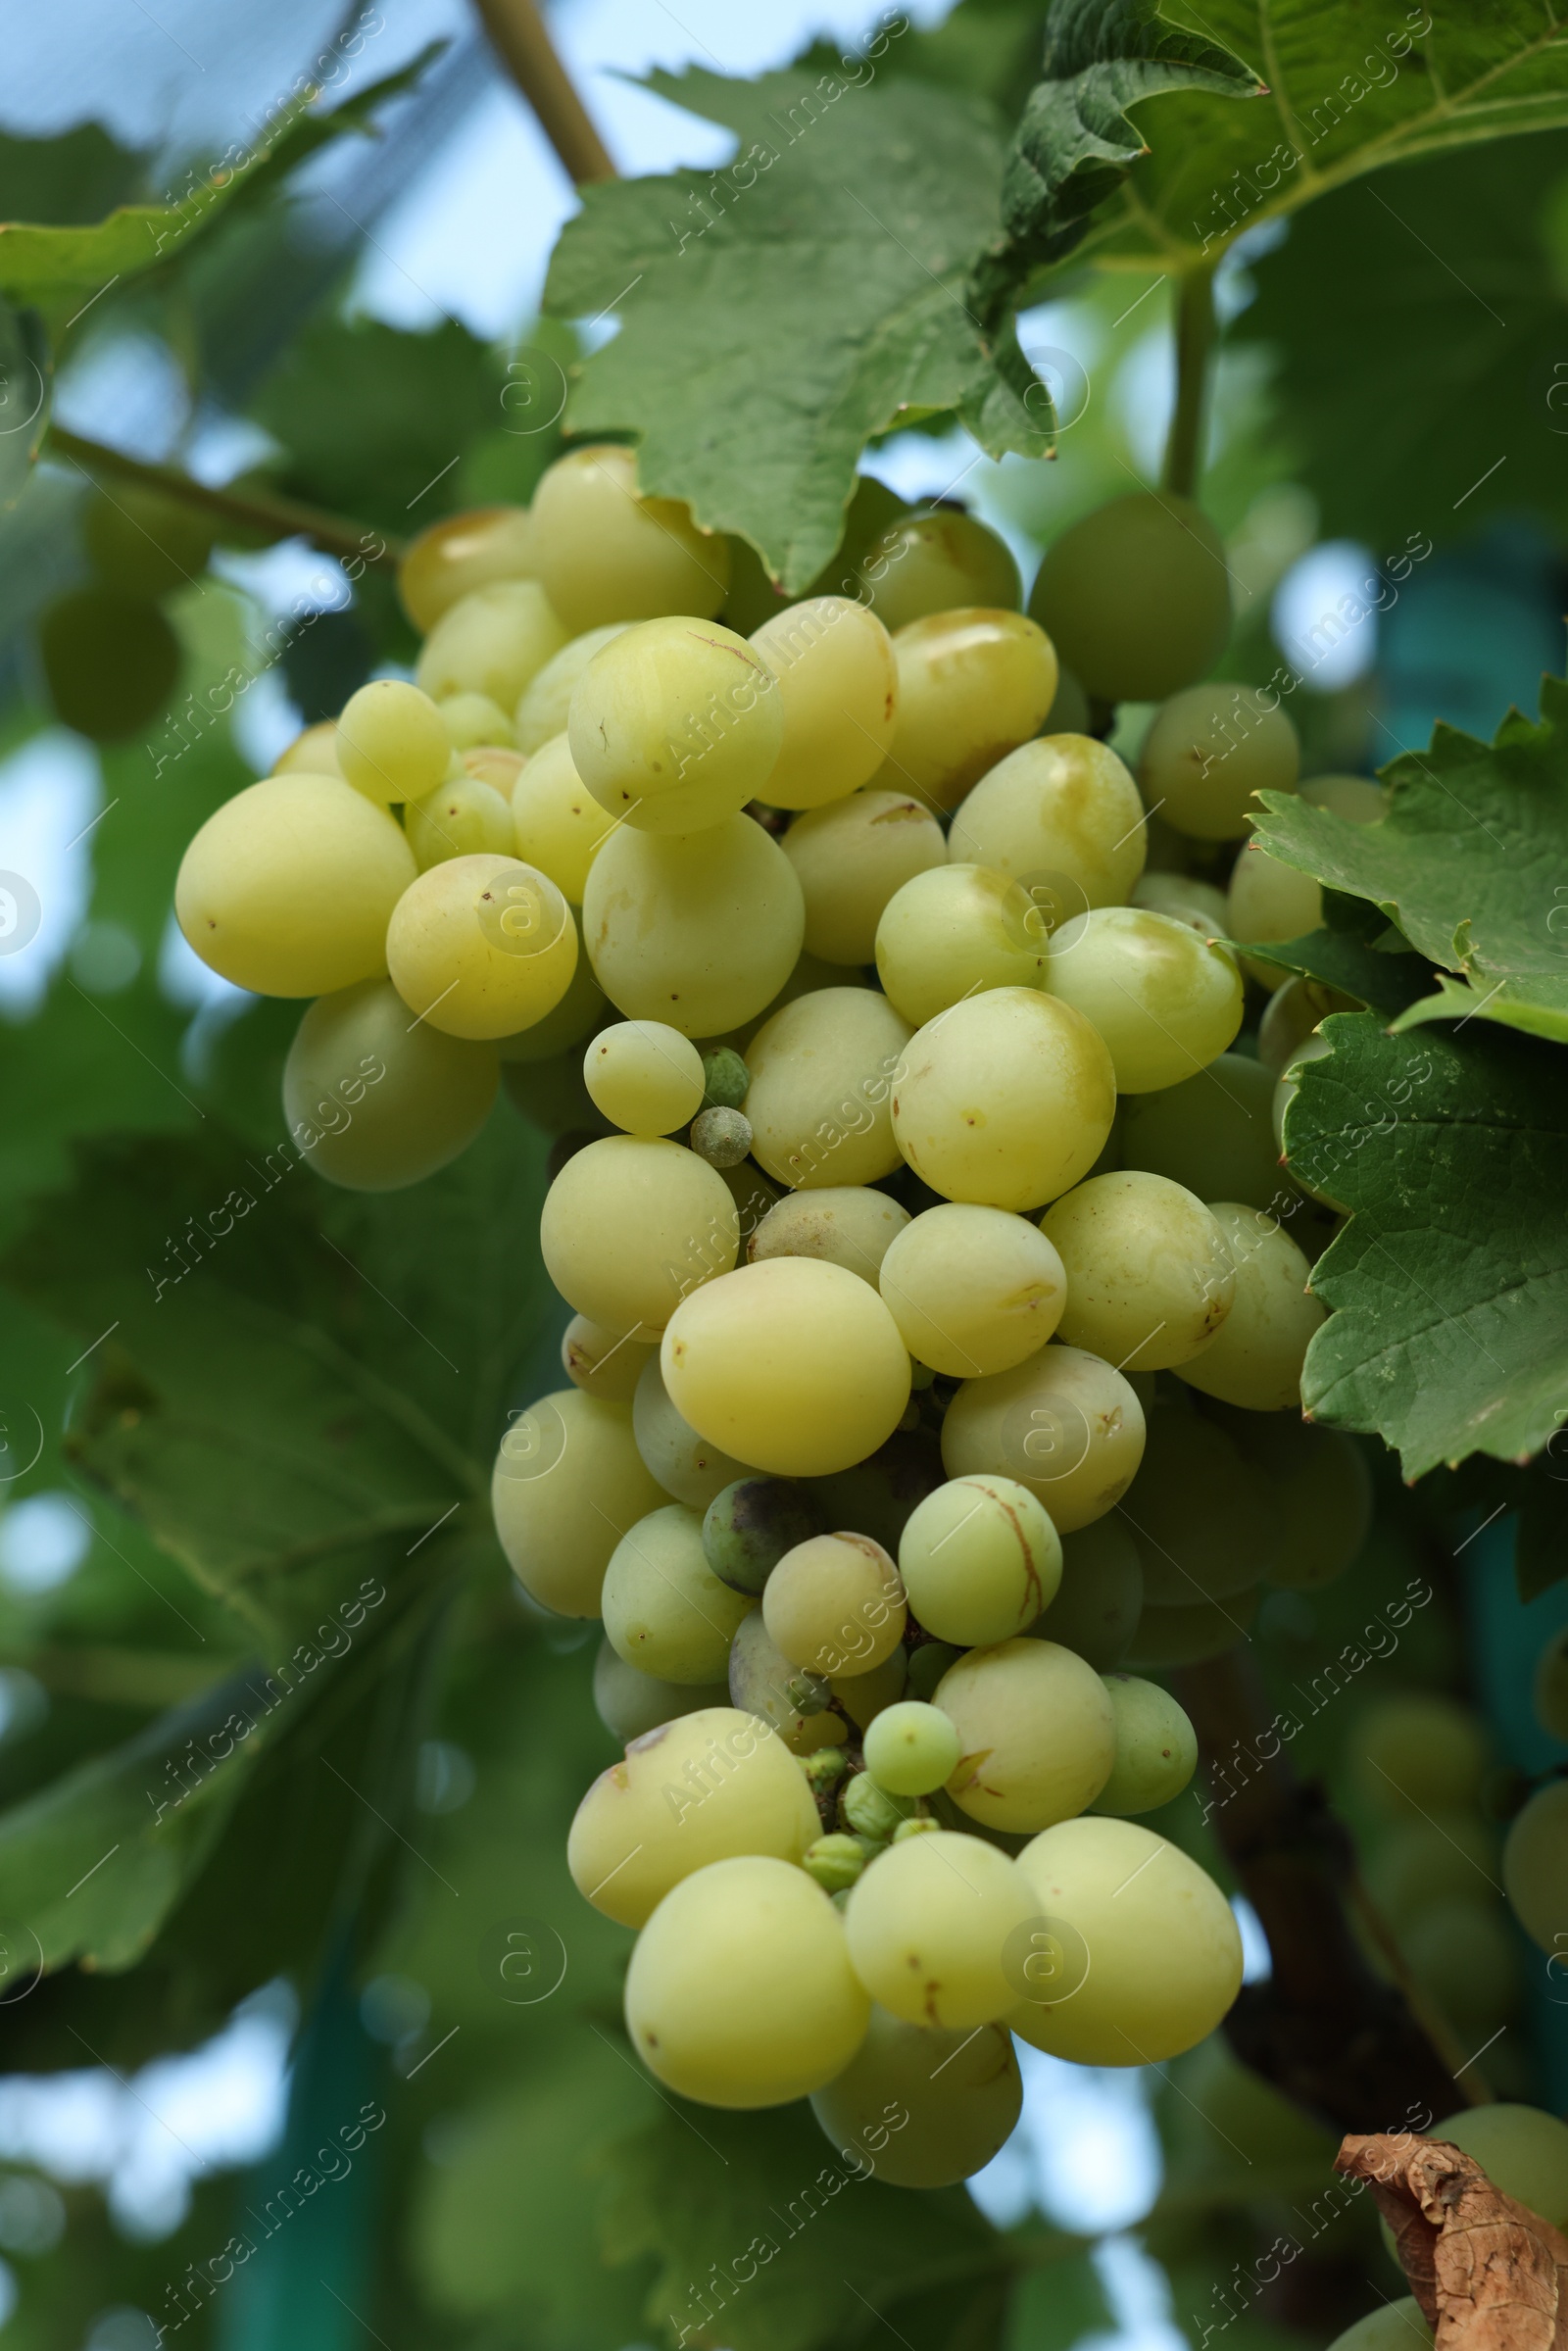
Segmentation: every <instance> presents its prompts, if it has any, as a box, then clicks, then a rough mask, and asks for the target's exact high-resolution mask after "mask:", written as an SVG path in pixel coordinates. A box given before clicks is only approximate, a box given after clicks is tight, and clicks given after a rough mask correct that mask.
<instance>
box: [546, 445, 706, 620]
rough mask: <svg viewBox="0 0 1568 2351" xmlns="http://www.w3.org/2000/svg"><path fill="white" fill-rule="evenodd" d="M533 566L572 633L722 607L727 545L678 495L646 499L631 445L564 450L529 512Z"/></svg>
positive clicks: (549, 469) (703, 611)
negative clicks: (696, 518)
mask: <svg viewBox="0 0 1568 2351" xmlns="http://www.w3.org/2000/svg"><path fill="white" fill-rule="evenodd" d="M530 514H531V518H532V534H531V539H530V559H531V568H532V569H533V571H534V573H535V576H536V577H537V578H538V579H539V580H540V581H541V582H542V583H543V585H544V589H545V592H546V594H547V595H548V596H549V598H550V601H551V603H552V604H553V605H554V606H555V608H556V611H557V612H559V613H560V614H561V617H562V619H563V620H564V622H565V624H566V627H567V629H568V630H569V631H570V633H571V634H572V635H573V636H576V635H578V634H580V633H581V632H582V631H583V630H585V629H591V628H603V627H604V626H605V625H606V623H607V622H609V621H612V620H652V619H656V618H658V617H659V616H660V615H662V614H663V613H665V612H695V613H698V614H700V615H701V616H702V617H703V618H705V619H706V618H707V617H708V616H709V615H710V614H711V613H713V612H718V611H719V609H720V608H721V606H722V605H723V602H724V597H725V595H726V593H727V591H728V588H729V548H728V546H727V544H726V543H725V541H724V539H723V538H722V536H721V535H719V534H718V533H717V532H713V531H704V530H699V529H698V527H697V525H696V523H695V522H694V521H693V520H692V516H691V510H690V508H689V507H687V506H686V504H685V503H684V501H683V500H681V499H678V498H645V497H644V496H643V495H642V493H641V492H640V491H639V489H638V486H637V459H636V456H635V454H634V453H633V452H632V451H631V450H630V449H624V448H620V447H618V446H616V445H615V444H613V443H610V442H600V443H597V444H595V445H593V446H591V447H588V448H583V449H571V450H568V451H567V453H566V455H565V456H564V457H561V458H558V459H557V460H556V462H555V464H554V465H551V466H550V467H549V468H548V470H547V471H546V472H545V474H544V476H543V478H542V479H541V481H540V483H539V487H538V488H537V489H536V490H535V492H534V495H533V506H532V508H531V510H530Z"/></svg>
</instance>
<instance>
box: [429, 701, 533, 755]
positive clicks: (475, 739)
mask: <svg viewBox="0 0 1568 2351" xmlns="http://www.w3.org/2000/svg"><path fill="white" fill-rule="evenodd" d="M436 709H437V710H439V711H440V713H441V723H442V725H443V726H444V727H445V728H446V730H447V737H448V740H449V741H450V743H451V745H452V748H453V749H454V751H469V750H472V749H473V748H474V747H475V746H476V745H478V744H481V743H495V744H499V745H501V746H502V747H503V748H504V749H508V750H510V749H512V748H513V747H514V739H513V732H512V720H511V719H510V718H509V717H508V716H507V713H506V711H505V710H503V709H502V708H501V706H500V704H499V703H495V702H492V701H491V699H490V697H489V695H488V694H449V695H448V696H447V698H446V700H445V702H440V703H437V705H436Z"/></svg>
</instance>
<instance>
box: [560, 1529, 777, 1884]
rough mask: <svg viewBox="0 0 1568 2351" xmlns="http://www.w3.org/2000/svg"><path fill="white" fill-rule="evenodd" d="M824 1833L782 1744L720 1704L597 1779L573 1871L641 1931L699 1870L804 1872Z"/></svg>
mask: <svg viewBox="0 0 1568 2351" xmlns="http://www.w3.org/2000/svg"><path fill="white" fill-rule="evenodd" d="M664 1515H665V1514H664V1513H663V1512H661V1513H660V1516H661V1517H662V1516H664ZM645 1523H646V1522H645ZM612 1572H613V1570H612ZM623 1662H624V1660H623ZM821 1829H822V1824H821V1822H820V1820H819V1819H818V1818H817V1811H816V1805H815V1803H814V1801H813V1799H812V1796H811V1791H810V1789H809V1788H808V1787H807V1785H806V1781H805V1779H804V1778H803V1776H802V1773H801V1767H800V1765H799V1764H798V1763H797V1762H796V1760H795V1758H794V1756H793V1755H792V1754H791V1753H790V1751H789V1749H788V1747H787V1746H786V1745H785V1744H784V1741H783V1740H782V1739H778V1738H775V1736H774V1734H773V1733H772V1732H771V1731H770V1730H769V1729H768V1727H767V1725H766V1723H764V1722H760V1721H759V1719H758V1718H757V1716H756V1715H753V1714H743V1713H741V1712H740V1710H739V1709H738V1708H737V1707H734V1706H727V1705H724V1704H723V1703H722V1702H720V1703H719V1704H718V1705H716V1706H706V1707H703V1708H701V1709H700V1710H699V1711H697V1712H696V1713H692V1714H686V1715H682V1716H680V1717H679V1718H678V1719H676V1720H675V1721H673V1722H668V1723H665V1724H663V1725H662V1726H661V1727H660V1728H658V1729H656V1730H652V1731H648V1732H645V1733H644V1734H643V1736H642V1737H641V1738H640V1739H634V1740H633V1742H632V1743H631V1745H630V1746H628V1747H627V1749H626V1754H625V1759H624V1761H623V1762H620V1763H613V1764H612V1765H611V1767H610V1769H609V1771H607V1772H601V1773H600V1775H599V1777H598V1779H597V1780H596V1781H595V1782H594V1784H593V1786H592V1788H589V1790H588V1793H587V1794H586V1795H585V1796H584V1797H583V1800H582V1802H581V1803H580V1804H579V1805H578V1807H577V1810H576V1813H575V1816H574V1817H573V1820H572V1824H571V1832H570V1835H569V1836H568V1837H567V1839H566V1867H567V1868H568V1869H569V1870H570V1872H571V1877H572V1883H573V1885H574V1886H576V1888H577V1891H578V1892H579V1893H580V1894H581V1895H583V1897H584V1898H585V1900H587V1901H590V1902H592V1904H593V1906H594V1908H595V1909H596V1910H602V1911H603V1912H604V1914H605V1916H606V1917H607V1918H613V1919H616V1920H618V1921H619V1923H620V1925H621V1926H623V1927H641V1926H644V1925H646V1923H647V1921H648V1920H649V1918H650V1917H651V1916H652V1915H653V1912H654V1910H655V1908H656V1906H657V1905H658V1904H659V1903H660V1902H662V1900H663V1898H664V1896H665V1894H667V1893H668V1891H669V1889H670V1887H671V1886H678V1885H679V1884H680V1882H681V1880H682V1879H683V1878H689V1877H690V1876H691V1874H692V1872H693V1871H694V1870H700V1869H706V1868H707V1867H708V1865H709V1863H710V1862H713V1861H727V1860H728V1859H729V1858H730V1857H731V1855H732V1854H737V1853H770V1854H772V1855H773V1856H774V1858H775V1859H777V1860H779V1861H796V1862H798V1861H800V1860H801V1859H802V1857H803V1856H804V1854H805V1852H806V1849H807V1847H808V1845H809V1844H811V1843H813V1842H814V1841H815V1839H816V1838H817V1837H819V1836H820V1834H821Z"/></svg>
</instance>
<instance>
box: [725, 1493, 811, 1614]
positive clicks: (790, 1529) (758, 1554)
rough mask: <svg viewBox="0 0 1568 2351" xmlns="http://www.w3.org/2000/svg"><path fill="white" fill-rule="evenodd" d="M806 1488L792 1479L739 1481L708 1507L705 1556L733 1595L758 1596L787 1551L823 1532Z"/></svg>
mask: <svg viewBox="0 0 1568 2351" xmlns="http://www.w3.org/2000/svg"><path fill="white" fill-rule="evenodd" d="M821 1525H822V1522H821V1517H820V1514H819V1513H818V1511H817V1510H816V1508H815V1506H814V1504H813V1502H812V1500H811V1497H810V1495H809V1493H808V1492H807V1490H806V1488H805V1487H804V1486H798V1485H797V1484H796V1483H795V1482H794V1480H793V1479H790V1478H737V1479H736V1480H735V1481H734V1483H733V1484H732V1485H729V1486H726V1487H725V1488H724V1491H723V1493H722V1494H715V1495H714V1496H713V1499H712V1500H711V1502H710V1503H709V1505H708V1511H707V1514H706V1516H705V1517H704V1520H703V1551H704V1554H705V1556H706V1558H707V1560H708V1564H709V1566H710V1567H711V1569H712V1571H713V1573H714V1575H715V1576H717V1577H718V1579H719V1581H720V1582H721V1583H724V1584H729V1585H731V1586H733V1588H734V1589H735V1591H736V1592H750V1593H751V1594H752V1595H753V1596H754V1597H755V1596H756V1595H757V1594H758V1593H759V1592H761V1590H762V1589H763V1587H764V1585H765V1584H766V1582H767V1579H768V1577H769V1576H770V1575H771V1574H772V1572H773V1570H774V1568H775V1567H776V1566H777V1565H778V1563H779V1561H780V1560H781V1559H782V1558H783V1556H784V1554H785V1552H786V1551H792V1550H794V1549H795V1547H796V1545H797V1544H798V1543H808V1542H809V1540H810V1538H811V1537H812V1536H813V1535H817V1534H820V1532H821Z"/></svg>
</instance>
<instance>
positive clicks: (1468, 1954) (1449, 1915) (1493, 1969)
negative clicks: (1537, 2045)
mask: <svg viewBox="0 0 1568 2351" xmlns="http://www.w3.org/2000/svg"><path fill="white" fill-rule="evenodd" d="M1482 1896H1483V1898H1482V1899H1481V1900H1480V1901H1478V1900H1477V1899H1476V1898H1475V1896H1474V1895H1471V1896H1468V1897H1467V1898H1466V1899H1464V1900H1462V1901H1454V1900H1449V1901H1446V1902H1434V1903H1433V1904H1432V1905H1431V1907H1430V1908H1428V1909H1426V1910H1423V1911H1422V1913H1421V1915H1420V1917H1419V1918H1415V1919H1411V1920H1409V1921H1408V1922H1405V1921H1402V1920H1401V1921H1400V1923H1399V1927H1398V1937H1399V1948H1400V1950H1401V1952H1402V1954H1403V1957H1404V1960H1405V1964H1406V1965H1407V1966H1408V1968H1409V1970H1410V1973H1411V1975H1412V1976H1413V1977H1414V1978H1415V1980H1416V1982H1417V1984H1419V1985H1420V1986H1421V1989H1422V1990H1423V1991H1424V1992H1425V1993H1426V1994H1427V1997H1428V1998H1429V1999H1431V2000H1432V2001H1434V2002H1435V2003H1436V2005H1437V2006H1438V2007H1439V2008H1440V2009H1441V2010H1442V2012H1443V2014H1444V2015H1445V2016H1446V2018H1447V2019H1448V2021H1449V2023H1450V2024H1452V2025H1454V2026H1455V2027H1457V2029H1458V2030H1459V2032H1460V2033H1463V2034H1464V2035H1465V2036H1466V2037H1467V2038H1468V2037H1469V2036H1470V2034H1472V2033H1480V2034H1482V2035H1483V2036H1485V2034H1487V2033H1495V2031H1496V2030H1497V2028H1498V2026H1499V2025H1503V2024H1506V2023H1507V2021H1508V2020H1509V2018H1510V2017H1512V2016H1514V2015H1515V2014H1516V2013H1517V2011H1518V2006H1519V1958H1518V1945H1517V1942H1516V1941H1515V1938H1514V1935H1513V1932H1512V1930H1511V1928H1510V1927H1509V1924H1508V1921H1507V1919H1506V1918H1505V1917H1503V1918H1499V1917H1498V1915H1497V1909H1496V1906H1495V1904H1494V1903H1493V1902H1492V1900H1491V1898H1490V1896H1489V1895H1488V1894H1487V1892H1486V1889H1485V1888H1483V1889H1482Z"/></svg>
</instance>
